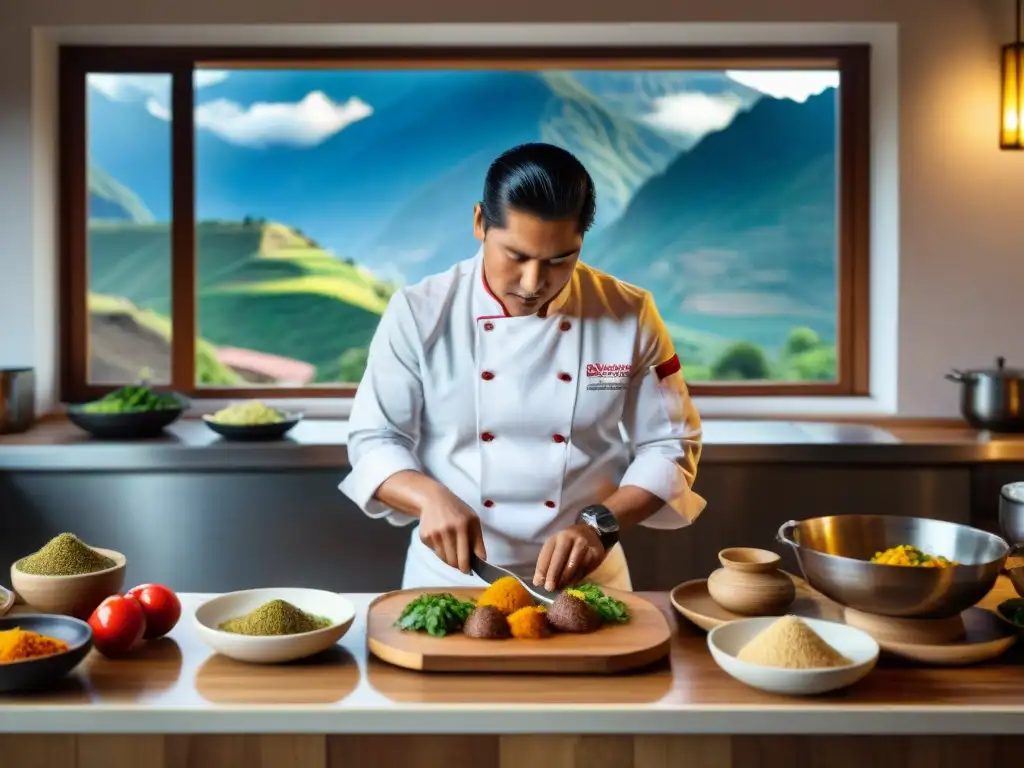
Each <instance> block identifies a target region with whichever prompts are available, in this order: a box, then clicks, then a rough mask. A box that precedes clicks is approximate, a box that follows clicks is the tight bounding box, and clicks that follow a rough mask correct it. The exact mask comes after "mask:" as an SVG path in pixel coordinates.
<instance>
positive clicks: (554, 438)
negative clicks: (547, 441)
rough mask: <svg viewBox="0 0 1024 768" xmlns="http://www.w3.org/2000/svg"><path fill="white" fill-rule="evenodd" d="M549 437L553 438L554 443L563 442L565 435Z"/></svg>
mask: <svg viewBox="0 0 1024 768" xmlns="http://www.w3.org/2000/svg"><path fill="white" fill-rule="evenodd" d="M551 439H552V440H554V441H555V442H556V443H564V442H565V435H552V436H551Z"/></svg>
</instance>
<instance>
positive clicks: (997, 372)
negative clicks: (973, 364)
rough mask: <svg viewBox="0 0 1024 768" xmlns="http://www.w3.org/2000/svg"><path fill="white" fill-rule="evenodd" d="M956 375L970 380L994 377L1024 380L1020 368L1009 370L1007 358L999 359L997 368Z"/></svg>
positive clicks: (963, 372) (979, 369)
mask: <svg viewBox="0 0 1024 768" xmlns="http://www.w3.org/2000/svg"><path fill="white" fill-rule="evenodd" d="M956 373H958V374H960V375H961V376H963V377H966V378H970V377H972V376H992V377H995V378H997V379H1003V378H1006V379H1017V378H1024V371H1022V370H1021V369H1020V368H1007V367H1006V358H1005V357H997V358H996V367H995V368H977V369H969V370H957V371H956Z"/></svg>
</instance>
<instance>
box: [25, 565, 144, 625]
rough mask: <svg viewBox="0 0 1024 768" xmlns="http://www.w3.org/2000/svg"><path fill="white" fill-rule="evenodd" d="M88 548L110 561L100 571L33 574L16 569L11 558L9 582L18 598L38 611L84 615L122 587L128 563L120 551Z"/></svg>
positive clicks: (84, 616)
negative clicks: (73, 574)
mask: <svg viewBox="0 0 1024 768" xmlns="http://www.w3.org/2000/svg"><path fill="white" fill-rule="evenodd" d="M92 549H94V550H96V551H97V552H99V553H100V554H101V555H106V556H107V557H109V558H110V559H111V560H113V561H114V565H113V566H112V567H110V568H107V569H106V570H103V571H95V572H94V573H83V574H79V575H77V576H37V575H35V574H31V573H23V572H22V571H19V570H18V568H17V561H15V563H14V565H12V566H11V586H13V587H14V591H15V592H16V593H17V595H18V597H19V598H20V600H21V602H24V603H27V604H28V605H30V606H31V607H33V608H35V609H36V610H37V611H39V612H40V613H53V614H62V615H64V616H73V617H75V618H78V619H88V618H89V616H90V615H91V614H92V612H93V610H95V608H96V606H97V605H99V604H100V603H101V602H103V600H104V599H106V598H108V597H110V596H111V595H115V594H117V593H119V592H120V591H121V589H122V588H123V587H124V579H125V567H126V566H127V564H128V559H127V558H126V557H125V556H124V555H122V554H121V553H120V552H115V551H114V550H112V549H101V548H100V547H92Z"/></svg>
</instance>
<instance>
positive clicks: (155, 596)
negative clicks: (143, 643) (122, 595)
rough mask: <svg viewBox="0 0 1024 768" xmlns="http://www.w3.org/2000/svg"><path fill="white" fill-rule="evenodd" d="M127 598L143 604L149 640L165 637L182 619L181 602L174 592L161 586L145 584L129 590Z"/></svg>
mask: <svg viewBox="0 0 1024 768" xmlns="http://www.w3.org/2000/svg"><path fill="white" fill-rule="evenodd" d="M126 596H127V597H134V598H135V599H136V600H138V601H139V603H141V604H142V612H143V613H145V614H146V634H145V635H144V637H145V638H146V639H147V640H153V639H155V638H157V637H163V636H164V635H166V634H167V633H168V632H170V631H171V630H172V629H174V625H175V624H177V623H178V619H180V618H181V602H180V601H179V600H178V596H177V595H176V594H174V591H173V590H171V589H169V588H167V587H165V586H162V585H160V584H143V585H142V586H139V587H135V588H134V589H129V590H128V592H127V594H126Z"/></svg>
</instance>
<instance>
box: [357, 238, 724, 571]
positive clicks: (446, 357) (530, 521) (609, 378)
mask: <svg viewBox="0 0 1024 768" xmlns="http://www.w3.org/2000/svg"><path fill="white" fill-rule="evenodd" d="M349 428H350V431H349V435H348V455H349V461H350V463H351V465H352V471H351V472H350V473H349V475H348V476H347V477H346V478H345V479H344V481H343V482H342V483H341V486H340V487H341V490H342V492H343V493H344V494H345V495H347V496H348V497H349V498H350V499H352V501H354V502H355V503H356V504H357V505H358V506H359V507H360V508H361V509H362V510H363V511H364V512H365V513H366V514H367V515H369V516H370V517H374V518H385V519H386V520H388V522H390V523H392V524H393V525H406V524H409V523H412V522H414V519H413V518H411V517H408V516H407V515H403V514H402V513H400V512H398V511H396V510H393V509H390V508H388V507H386V506H385V505H383V504H382V503H381V502H380V501H378V500H377V499H375V498H374V494H375V493H376V491H377V489H378V488H379V487H380V485H381V484H382V483H383V482H384V481H385V480H387V479H388V478H389V477H390V476H391V475H393V474H395V473H397V472H401V471H403V470H416V471H419V472H423V473H426V474H427V475H429V476H431V477H433V478H434V479H435V480H437V481H438V482H440V483H442V484H444V485H445V486H446V487H448V488H449V489H450V490H451V491H452V492H454V493H455V494H456V495H457V496H458V497H459V498H460V499H462V500H463V501H464V502H465V503H466V504H468V505H469V506H470V507H471V508H472V509H473V510H474V511H475V512H476V514H477V515H478V516H479V517H480V521H481V525H482V529H483V535H484V543H485V545H486V548H487V556H488V560H489V561H491V562H493V563H495V564H497V565H501V566H504V567H506V568H510V569H511V570H513V571H515V572H517V573H519V574H521V575H523V576H526V577H527V578H531V579H532V577H533V572H534V567H535V565H536V561H537V557H538V555H539V554H540V550H541V546H542V545H543V543H544V541H545V540H546V539H547V538H548V537H549V536H551V535H552V534H554V533H555V532H557V531H559V530H562V529H564V528H567V527H569V526H571V525H572V524H573V523H575V522H576V518H577V515H578V514H579V512H580V510H581V509H583V507H585V506H587V505H588V504H593V503H599V502H601V501H602V500H604V499H605V498H607V497H608V496H609V495H610V494H611V493H612V492H613V491H614V490H615V489H616V488H618V487H619V485H634V486H639V487H640V488H644V489H646V490H648V491H650V492H651V493H653V494H655V495H656V496H658V497H659V498H661V499H664V500H665V502H666V504H665V507H664V508H662V509H661V510H660V511H659V512H657V513H656V514H655V515H653V516H652V517H650V518H648V519H647V520H646V521H645V522H644V523H643V524H644V525H646V526H648V527H651V528H681V527H683V526H685V525H688V524H689V523H690V522H692V521H693V520H694V519H695V518H696V517H697V515H699V514H700V512H701V511H702V510H703V509H704V506H705V501H704V500H703V499H702V498H701V497H700V496H698V495H697V494H695V493H694V492H693V491H692V490H691V486H692V484H693V481H694V477H695V476H696V472H697V463H698V461H699V459H700V452H701V425H700V417H699V416H698V414H697V411H696V410H695V409H694V407H693V404H692V403H691V401H690V397H689V393H688V392H687V388H686V383H685V382H684V380H683V374H682V371H681V369H680V364H679V358H678V357H677V356H676V354H675V351H674V349H673V344H672V340H671V338H670V337H669V335H668V332H667V330H666V328H665V325H664V323H663V322H662V320H661V317H660V316H659V314H658V311H657V308H656V307H655V304H654V300H653V299H652V297H651V295H650V293H648V292H647V291H645V290H642V289H640V288H637V287H635V286H632V285H628V284H626V283H622V282H620V281H618V280H616V279H615V278H613V277H611V276H610V275H607V274H605V273H603V272H601V271H599V270H596V269H593V268H591V267H589V266H587V265H585V264H583V263H578V264H577V266H576V269H575V270H574V272H573V276H572V278H571V279H570V281H569V282H568V284H567V285H566V286H565V288H564V289H563V290H562V291H561V292H560V293H559V295H558V296H556V297H555V299H553V300H552V302H551V304H550V305H549V307H548V312H547V313H546V316H545V317H539V316H537V315H529V316H526V317H510V316H508V315H507V314H506V312H505V309H504V306H503V305H502V304H501V302H500V301H498V299H497V298H495V296H494V295H493V294H492V293H491V291H490V290H489V288H488V286H487V283H486V280H485V279H484V274H483V262H482V256H481V254H480V253H478V254H477V256H476V257H474V258H472V259H468V260H466V261H463V262H460V263H458V264H456V265H455V266H454V267H452V268H451V269H450V270H448V271H447V272H444V273H441V274H438V275H434V276H431V277H428V278H426V279H424V280H423V281H422V282H420V283H418V284H416V285H413V286H410V287H406V288H403V289H401V290H399V291H398V292H397V293H395V294H394V296H392V298H391V300H390V302H389V303H388V307H387V309H386V310H385V312H384V315H383V317H382V318H381V321H380V325H379V326H378V328H377V331H376V333H375V334H374V337H373V341H372V342H371V344H370V351H369V359H368V362H367V369H366V374H365V375H364V376H363V379H362V381H361V382H360V384H359V388H358V391H357V392H356V396H355V400H354V402H353V406H352V413H351V416H350V419H349ZM623 428H624V431H625V433H626V434H627V435H628V437H629V439H630V442H629V443H627V442H626V441H625V440H624V439H623ZM411 538H412V541H411V543H410V546H409V551H408V555H407V558H406V567H405V574H404V578H403V587H404V588H407V589H409V588H420V587H430V586H478V585H479V584H480V583H481V582H480V580H479V579H477V578H476V577H475V576H468V575H465V574H463V573H461V572H460V571H458V570H457V569H455V568H451V567H449V566H448V565H446V564H445V563H444V562H442V561H441V560H440V559H439V558H438V557H437V556H436V555H435V554H434V553H433V552H432V551H431V550H430V549H428V548H427V546H426V545H425V544H423V542H422V541H420V538H419V536H418V535H417V532H416V530H415V529H414V531H413V535H412V537H411ZM590 578H591V579H593V580H595V581H597V582H599V583H603V584H605V585H607V586H612V587H618V588H623V589H629V588H630V581H629V572H628V568H627V567H626V562H625V558H624V556H623V554H622V549H621V547H619V546H616V547H614V548H613V549H612V551H611V552H610V553H609V554H608V557H607V558H606V559H605V562H604V563H603V564H602V565H601V566H600V567H599V568H598V569H597V570H596V571H595V572H594V573H593V574H591V575H590Z"/></svg>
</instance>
